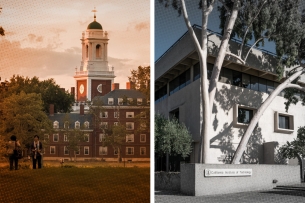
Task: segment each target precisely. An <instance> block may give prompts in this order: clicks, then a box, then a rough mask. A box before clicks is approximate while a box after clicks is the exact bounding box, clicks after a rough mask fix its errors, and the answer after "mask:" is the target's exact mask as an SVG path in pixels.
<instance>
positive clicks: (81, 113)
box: [79, 104, 85, 115]
mask: <svg viewBox="0 0 305 203" xmlns="http://www.w3.org/2000/svg"><path fill="white" fill-rule="evenodd" d="M79 107H80V109H79V115H84V111H85V106H84V105H83V104H81V105H80V106H79Z"/></svg>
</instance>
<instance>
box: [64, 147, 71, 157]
mask: <svg viewBox="0 0 305 203" xmlns="http://www.w3.org/2000/svg"><path fill="white" fill-rule="evenodd" d="M67 151H68V153H66V152H67ZM69 154H70V153H69V150H68V148H67V146H64V155H69Z"/></svg>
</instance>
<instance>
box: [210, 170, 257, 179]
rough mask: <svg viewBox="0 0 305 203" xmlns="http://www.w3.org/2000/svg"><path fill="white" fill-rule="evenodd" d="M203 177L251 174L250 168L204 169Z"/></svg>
mask: <svg viewBox="0 0 305 203" xmlns="http://www.w3.org/2000/svg"><path fill="white" fill-rule="evenodd" d="M204 176H205V177H219V176H223V177H226V176H252V169H205V170H204Z"/></svg>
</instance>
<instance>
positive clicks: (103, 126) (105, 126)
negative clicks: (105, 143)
mask: <svg viewBox="0 0 305 203" xmlns="http://www.w3.org/2000/svg"><path fill="white" fill-rule="evenodd" d="M100 128H101V129H108V122H101V125H100Z"/></svg>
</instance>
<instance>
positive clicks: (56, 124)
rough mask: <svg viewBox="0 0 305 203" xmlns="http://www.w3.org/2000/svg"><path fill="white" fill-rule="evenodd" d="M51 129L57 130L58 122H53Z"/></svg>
mask: <svg viewBox="0 0 305 203" xmlns="http://www.w3.org/2000/svg"><path fill="white" fill-rule="evenodd" d="M53 128H55V129H58V128H59V122H58V121H54V122H53Z"/></svg>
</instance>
